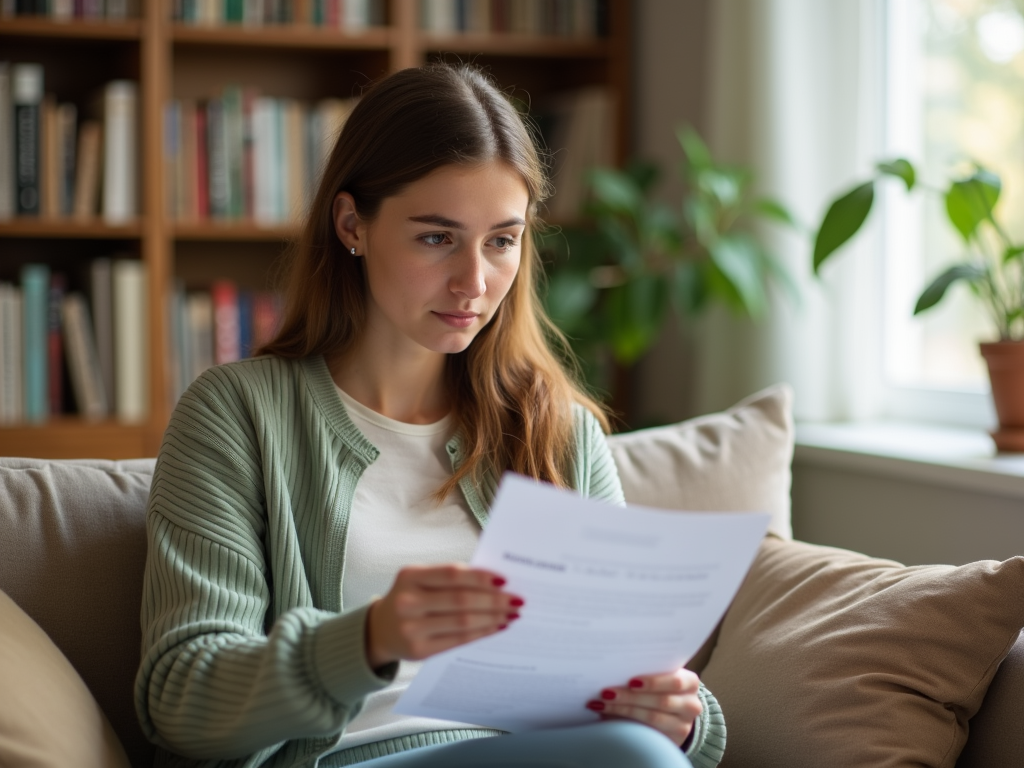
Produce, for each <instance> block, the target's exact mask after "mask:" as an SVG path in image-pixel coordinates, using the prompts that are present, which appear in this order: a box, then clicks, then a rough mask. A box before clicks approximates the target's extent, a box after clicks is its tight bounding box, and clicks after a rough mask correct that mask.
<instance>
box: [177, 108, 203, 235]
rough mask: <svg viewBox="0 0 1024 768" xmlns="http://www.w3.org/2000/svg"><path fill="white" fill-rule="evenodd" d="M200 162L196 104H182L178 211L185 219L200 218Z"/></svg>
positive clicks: (193, 219)
mask: <svg viewBox="0 0 1024 768" xmlns="http://www.w3.org/2000/svg"><path fill="white" fill-rule="evenodd" d="M197 165H198V160H197V159H196V104H195V102H194V101H183V102H182V103H181V157H180V158H179V163H178V174H179V182H178V195H179V198H178V211H179V212H180V213H181V217H182V218H183V219H187V220H189V221H195V220H196V219H198V218H199V204H198V202H197V193H196V189H197V186H198V184H197V181H196V179H197V178H198V175H197V174H198V169H197Z"/></svg>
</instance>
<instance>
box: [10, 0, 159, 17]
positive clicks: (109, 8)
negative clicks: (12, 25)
mask: <svg viewBox="0 0 1024 768" xmlns="http://www.w3.org/2000/svg"><path fill="white" fill-rule="evenodd" d="M138 15H139V7H138V0H0V18H8V17H13V16H45V17H49V18H51V19H60V20H66V19H111V20H123V19H130V18H135V17H137V16H138Z"/></svg>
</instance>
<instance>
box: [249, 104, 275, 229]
mask: <svg viewBox="0 0 1024 768" xmlns="http://www.w3.org/2000/svg"><path fill="white" fill-rule="evenodd" d="M273 119H274V105H273V100H272V99H269V98H266V97H260V98H257V99H256V100H255V101H254V102H253V106H252V152H253V169H252V179H253V191H254V195H255V201H254V202H255V210H254V218H255V219H256V221H257V223H260V224H271V223H273V222H274V221H275V219H276V217H275V215H274V188H273V186H272V172H271V164H272V163H273V160H274V157H273V135H272V131H273Z"/></svg>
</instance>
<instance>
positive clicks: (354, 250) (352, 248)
mask: <svg viewBox="0 0 1024 768" xmlns="http://www.w3.org/2000/svg"><path fill="white" fill-rule="evenodd" d="M348 252H349V253H351V254H352V255H353V256H355V255H356V247H355V246H354V245H353V246H352V247H351V248H349V249H348Z"/></svg>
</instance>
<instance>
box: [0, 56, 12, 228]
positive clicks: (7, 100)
mask: <svg viewBox="0 0 1024 768" xmlns="http://www.w3.org/2000/svg"><path fill="white" fill-rule="evenodd" d="M11 107H12V105H11V65H10V64H8V63H7V62H6V61H0V221H7V220H8V219H10V218H11V217H13V216H14V207H15V206H14V197H15V192H14V115H13V112H12V110H11Z"/></svg>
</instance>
